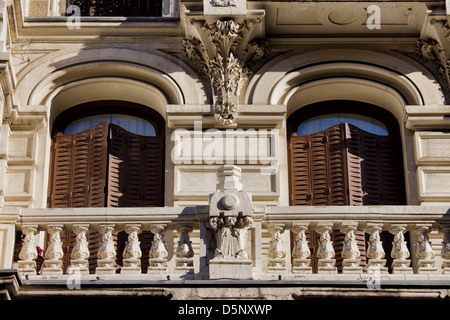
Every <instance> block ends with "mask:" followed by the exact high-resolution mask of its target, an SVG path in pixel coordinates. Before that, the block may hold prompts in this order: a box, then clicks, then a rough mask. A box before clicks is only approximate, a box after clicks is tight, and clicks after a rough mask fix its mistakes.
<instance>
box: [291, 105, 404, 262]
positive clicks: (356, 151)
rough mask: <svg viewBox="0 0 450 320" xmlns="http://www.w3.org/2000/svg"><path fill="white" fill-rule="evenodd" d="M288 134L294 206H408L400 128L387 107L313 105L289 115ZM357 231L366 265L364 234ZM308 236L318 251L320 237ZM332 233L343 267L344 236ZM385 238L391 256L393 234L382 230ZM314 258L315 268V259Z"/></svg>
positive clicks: (362, 257)
mask: <svg viewBox="0 0 450 320" xmlns="http://www.w3.org/2000/svg"><path fill="white" fill-rule="evenodd" d="M288 137H289V138H288V139H289V171H290V172H289V173H290V205H294V206H297V205H310V206H311V205H313V206H322V205H323V206H326V205H334V206H335V205H356V206H363V205H404V204H406V197H405V185H404V175H403V160H402V151H401V150H402V148H401V141H400V130H399V127H398V122H397V121H396V119H395V117H394V116H393V115H392V114H391V113H389V112H388V111H386V110H384V109H382V108H379V107H376V106H373V105H370V104H366V103H359V102H354V101H328V102H321V103H315V104H312V105H310V106H306V107H304V108H301V109H299V110H298V111H296V112H295V113H294V114H293V115H292V116H291V117H290V118H289V121H288ZM355 235H356V238H357V242H358V246H359V249H360V251H361V266H362V267H363V269H365V268H366V261H365V260H366V259H365V243H366V241H367V239H366V238H365V237H366V235H365V233H364V231H363V230H358V231H357V232H356V234H355ZM308 236H309V240H310V246H311V247H312V252H313V253H314V252H315V247H316V246H317V241H318V239H319V238H318V236H317V235H316V234H315V233H314V232H310V234H309V235H308ZM332 236H333V240H334V246H335V251H336V258H337V263H336V265H337V266H338V270H341V266H340V263H341V261H339V257H340V251H341V248H342V244H343V234H342V233H340V232H334V233H333V235H332ZM382 241H383V244H384V245H385V252H386V258H387V259H389V258H390V257H389V253H390V250H391V249H390V247H389V246H390V245H391V241H392V239H391V235H390V234H388V233H387V232H383V233H382ZM314 260H315V261H314ZM312 262H313V267H315V268H316V267H317V265H316V263H317V257H315V258H314V259H313V261H312ZM388 262H389V261H388ZM388 265H390V264H388Z"/></svg>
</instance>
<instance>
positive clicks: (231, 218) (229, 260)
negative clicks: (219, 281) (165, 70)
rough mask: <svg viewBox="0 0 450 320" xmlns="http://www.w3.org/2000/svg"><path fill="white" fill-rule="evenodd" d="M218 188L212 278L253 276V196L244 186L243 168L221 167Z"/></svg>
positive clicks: (212, 209) (213, 203)
mask: <svg viewBox="0 0 450 320" xmlns="http://www.w3.org/2000/svg"><path fill="white" fill-rule="evenodd" d="M217 173H218V177H219V182H218V184H217V190H216V192H214V193H213V194H212V195H211V197H210V205H209V220H208V225H207V226H208V227H209V229H210V230H212V232H213V234H214V238H215V248H214V258H213V259H211V260H210V261H209V272H210V274H209V276H210V277H211V278H216V277H218V278H223V277H230V278H251V275H252V261H251V260H250V259H249V255H248V253H247V252H246V244H247V231H248V229H249V228H250V227H251V225H252V223H253V219H252V210H253V208H252V200H251V196H250V195H249V194H248V193H247V192H245V191H244V190H243V189H242V184H241V182H240V176H241V169H240V168H239V167H237V166H234V165H224V166H222V167H219V168H218V169H217Z"/></svg>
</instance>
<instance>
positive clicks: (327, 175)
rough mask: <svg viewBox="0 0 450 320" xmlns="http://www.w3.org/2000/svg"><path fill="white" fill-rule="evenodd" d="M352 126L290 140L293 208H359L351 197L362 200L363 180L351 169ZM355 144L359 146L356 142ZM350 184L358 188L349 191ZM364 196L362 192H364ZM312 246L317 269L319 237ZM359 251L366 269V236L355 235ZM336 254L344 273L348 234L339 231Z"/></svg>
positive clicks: (334, 237)
mask: <svg viewBox="0 0 450 320" xmlns="http://www.w3.org/2000/svg"><path fill="white" fill-rule="evenodd" d="M348 135H349V129H348V125H347V124H345V123H341V124H337V125H334V126H332V127H330V128H328V129H326V130H323V131H321V132H317V133H313V134H310V135H304V136H295V135H293V136H292V137H291V140H290V175H291V179H290V180H291V205H314V206H317V205H323V206H326V205H350V204H353V205H358V204H357V203H356V201H354V202H353V203H352V200H351V199H350V197H353V198H355V199H358V197H357V196H358V192H357V191H358V190H357V188H356V187H355V186H357V185H358V182H360V181H361V175H360V170H359V169H358V168H355V169H353V170H352V169H349V166H350V165H353V166H354V165H355V164H356V161H352V160H351V159H350V160H349V159H348V158H349V156H351V155H349V153H348V151H347V150H348V146H347V138H348ZM351 142H352V143H357V142H356V141H354V140H352V141H351ZM349 183H352V186H353V187H354V188H355V190H353V191H354V193H353V194H352V193H350V192H349ZM360 193H362V192H360ZM308 237H309V240H311V241H309V245H310V248H311V251H312V253H313V255H312V256H313V258H312V260H313V261H312V262H313V263H312V265H313V267H314V268H316V266H317V257H316V256H315V252H316V251H317V246H318V240H319V237H318V236H317V235H316V234H315V233H314V232H311V233H310V234H309V235H308ZM355 238H356V241H357V243H358V248H359V250H360V252H361V266H362V267H363V269H365V268H366V259H365V233H364V231H363V230H357V231H356V232H355ZM332 240H333V245H334V249H335V252H336V266H337V267H338V270H342V258H341V251H342V246H343V241H344V234H343V233H341V232H339V231H335V232H333V234H332Z"/></svg>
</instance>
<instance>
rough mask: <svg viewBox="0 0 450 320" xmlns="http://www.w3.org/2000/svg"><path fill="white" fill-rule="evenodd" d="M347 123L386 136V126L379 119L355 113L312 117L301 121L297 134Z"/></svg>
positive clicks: (309, 132) (300, 134)
mask: <svg viewBox="0 0 450 320" xmlns="http://www.w3.org/2000/svg"><path fill="white" fill-rule="evenodd" d="M342 122H345V123H349V124H352V125H354V126H357V127H358V128H360V129H362V130H364V131H367V132H370V133H373V134H376V135H379V136H388V135H389V132H388V129H387V127H386V126H385V125H384V124H383V123H382V122H381V121H379V120H377V119H374V118H372V117H369V116H364V115H360V114H356V113H330V114H326V115H322V116H316V117H312V118H310V119H308V120H306V121H304V122H302V123H301V124H300V125H299V126H298V128H297V135H299V136H303V135H307V134H311V133H316V132H319V131H323V130H325V129H327V128H329V127H331V126H333V125H335V124H338V123H342Z"/></svg>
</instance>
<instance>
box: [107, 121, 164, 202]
mask: <svg viewBox="0 0 450 320" xmlns="http://www.w3.org/2000/svg"><path fill="white" fill-rule="evenodd" d="M110 137H111V138H110V146H109V183H108V192H107V193H108V198H107V206H108V207H156V206H162V205H163V200H164V199H163V185H164V183H163V152H164V150H163V149H164V148H163V143H162V137H147V136H140V135H137V134H134V133H131V132H128V131H126V130H124V129H122V128H121V127H119V126H116V125H113V124H111V126H110Z"/></svg>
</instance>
